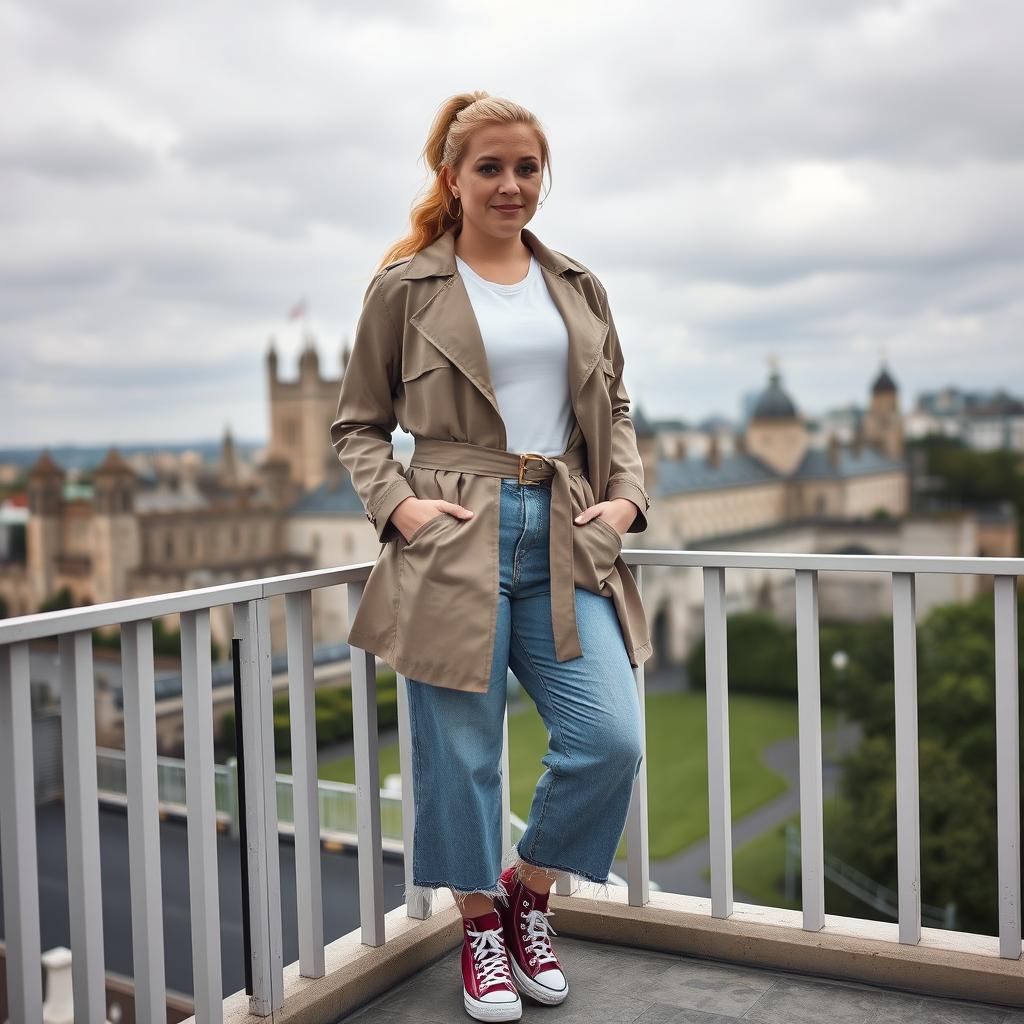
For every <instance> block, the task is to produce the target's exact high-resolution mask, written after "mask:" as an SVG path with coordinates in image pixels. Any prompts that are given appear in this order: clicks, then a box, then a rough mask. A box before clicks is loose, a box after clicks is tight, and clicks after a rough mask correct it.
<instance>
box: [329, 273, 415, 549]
mask: <svg viewBox="0 0 1024 1024" xmlns="http://www.w3.org/2000/svg"><path fill="white" fill-rule="evenodd" d="M385 272H386V271H383V270H382V271H381V272H380V273H379V274H377V275H376V276H375V277H374V278H373V280H372V281H371V282H370V285H369V287H368V288H367V289H366V293H365V294H364V296H363V310H362V313H361V314H360V317H359V323H358V324H357V326H356V336H355V340H354V341H353V343H352V351H351V353H350V354H349V359H348V365H347V366H346V368H345V372H344V375H343V377H342V381H341V392H340V394H339V395H338V411H337V414H336V416H335V419H334V422H333V423H332V424H331V444H332V445H333V446H334V449H335V451H336V452H337V453H338V458H339V459H340V460H341V463H342V465H344V467H345V468H346V469H347V470H348V473H349V476H350V477H351V478H352V486H353V487H354V488H355V491H356V494H358V495H359V500H360V501H361V502H362V503H363V507H364V508H365V510H366V518H367V519H369V521H370V522H371V523H372V524H373V527H374V529H375V530H376V531H377V537H378V539H379V540H380V542H381V543H382V544H383V543H387V542H388V541H390V540H394V539H396V538H398V537H399V536H400V535H401V534H400V531H399V530H398V528H397V527H396V526H395V524H394V523H392V522H391V520H390V516H391V513H392V512H393V511H394V510H395V508H396V506H397V505H398V504H399V503H400V502H402V501H404V500H405V499H406V498H409V497H415V492H414V491H413V489H412V487H411V486H410V485H409V482H408V480H407V479H406V477H405V472H404V469H403V466H402V464H401V463H400V462H399V461H398V460H397V459H396V458H395V457H394V445H393V444H392V442H391V434H392V431H394V429H395V427H396V426H397V425H398V418H397V417H396V416H395V406H394V393H395V391H396V390H397V388H398V387H399V385H400V380H401V371H402V366H401V352H402V337H401V334H400V332H399V331H398V328H397V327H396V325H395V322H394V320H393V319H392V316H391V311H390V310H389V309H388V307H387V305H386V303H385V301H384V297H383V295H382V294H381V282H382V281H383V278H384V274H385Z"/></svg>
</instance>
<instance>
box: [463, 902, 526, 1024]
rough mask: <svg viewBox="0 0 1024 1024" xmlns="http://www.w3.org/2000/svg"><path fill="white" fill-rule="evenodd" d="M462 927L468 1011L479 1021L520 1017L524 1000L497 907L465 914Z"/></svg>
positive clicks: (516, 1018) (465, 998)
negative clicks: (511, 967)
mask: <svg viewBox="0 0 1024 1024" xmlns="http://www.w3.org/2000/svg"><path fill="white" fill-rule="evenodd" d="M462 929H463V932H462V940H463V941H462V984H463V989H464V991H463V1002H464V1003H465V1006H466V1012H467V1013H468V1014H469V1015H470V1017H474V1018H476V1019H477V1020H519V1019H520V1018H521V1017H522V1015H523V1002H522V1000H521V999H520V998H519V992H518V990H517V989H516V986H515V983H514V982H513V981H512V975H511V974H510V973H509V966H508V950H507V949H506V947H505V936H504V934H503V930H502V924H501V917H500V916H499V914H498V912H497V910H491V911H489V912H488V913H486V914H481V915H480V916H479V917H464V918H463V919H462Z"/></svg>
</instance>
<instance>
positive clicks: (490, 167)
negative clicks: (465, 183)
mask: <svg viewBox="0 0 1024 1024" xmlns="http://www.w3.org/2000/svg"><path fill="white" fill-rule="evenodd" d="M478 169H479V170H480V172H481V173H483V172H485V171H496V170H498V165H497V164H481V165H480V167H479V168H478ZM519 170H520V172H522V173H524V174H527V175H530V174H536V173H537V165H536V164H520V165H519Z"/></svg>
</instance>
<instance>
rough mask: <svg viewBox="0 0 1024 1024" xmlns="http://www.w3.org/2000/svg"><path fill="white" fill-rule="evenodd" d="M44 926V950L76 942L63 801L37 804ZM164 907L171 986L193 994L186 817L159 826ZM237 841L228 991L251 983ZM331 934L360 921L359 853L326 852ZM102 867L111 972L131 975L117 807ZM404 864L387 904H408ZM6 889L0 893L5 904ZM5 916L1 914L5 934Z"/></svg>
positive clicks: (291, 890)
mask: <svg viewBox="0 0 1024 1024" xmlns="http://www.w3.org/2000/svg"><path fill="white" fill-rule="evenodd" d="M37 830H38V833H37V835H38V844H37V845H38V853H39V856H38V861H39V896H40V925H41V931H42V948H43V949H51V948H52V947H54V946H69V945H70V928H69V924H68V895H67V885H68V883H67V862H66V855H65V851H66V845H65V836H64V806H63V804H61V803H49V804H44V805H42V806H40V807H39V808H38V809H37ZM280 852H281V903H282V926H283V937H284V962H285V963H286V964H289V963H292V962H293V961H295V960H297V959H298V956H299V952H298V949H299V946H298V934H297V930H296V914H295V857H294V847H293V846H292V844H291V842H289V841H282V842H281V843H280ZM160 856H161V864H160V866H161V875H162V881H163V906H164V959H165V963H166V972H167V974H166V977H167V987H168V988H169V989H172V990H174V991H176V992H180V993H183V994H185V995H189V996H190V995H191V994H192V940H191V927H190V923H189V896H188V847H187V834H186V829H185V825H184V823H183V822H177V821H165V822H162V823H161V826H160ZM239 863H240V862H239V848H238V843H237V841H236V840H233V839H231V838H229V837H228V836H227V835H226V834H224V833H221V834H219V835H218V838H217V866H218V874H219V881H220V921H221V977H222V979H223V985H224V993H225V995H227V994H230V993H232V992H237V991H238V990H239V989H241V988H243V987H244V986H245V974H244V967H243V956H244V954H243V946H242V910H241V906H242V904H241V881H240V875H239ZM321 865H322V870H323V893H324V899H323V903H324V934H325V940H326V941H327V942H333V941H334V939H336V938H338V937H339V936H341V935H344V934H346V933H347V932H350V931H352V930H353V929H354V928H357V927H358V926H359V896H358V892H359V884H358V866H357V859H356V856H355V854H354V853H347V852H340V853H332V852H329V851H326V850H325V851H323V854H322V858H321ZM100 871H101V877H102V883H101V884H102V888H103V945H104V960H105V963H106V969H107V970H108V971H114V972H116V973H119V974H124V975H128V976H129V977H130V976H132V974H133V970H132V925H131V901H130V896H129V881H128V877H129V876H128V822H127V818H126V817H125V815H124V814H123V813H122V812H120V811H117V810H107V809H101V811H100ZM404 885H405V878H404V870H403V866H402V861H401V860H398V859H390V858H388V857H385V858H384V909H385V911H388V910H393V909H394V908H395V907H397V906H399V905H400V904H401V903H402V890H403V887H404ZM2 905H3V893H2V892H0V908H2ZM2 931H3V915H2V913H0V934H2Z"/></svg>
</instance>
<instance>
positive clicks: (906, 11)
mask: <svg viewBox="0 0 1024 1024" xmlns="http://www.w3.org/2000/svg"><path fill="white" fill-rule="evenodd" d="M1022 35H1024V5H1022V4H1020V3H1019V2H1014V0H884V2H869V0H864V2H857V0H687V2H686V3H681V4H668V3H651V2H643V0H639V2H633V3H628V4H624V3H622V2H621V0H614V2H603V0H601V2H595V0H586V2H576V0H558V2H557V3H551V2H550V0H545V2H536V0H519V2H517V3H516V4H513V5H507V4H481V3H479V2H478V0H457V2H450V3H442V2H430V0H397V2H396V0H390V2H388V3H361V4H353V3H348V2H334V0H330V2H329V0H292V2H289V3H276V4H271V3H267V2H265V0H247V2H245V3H241V2H216V3H208V2H207V3H197V2H193V0H181V2H176V3H173V4H166V3H165V4H150V3H144V2H140V0H90V3H88V4H84V5H83V4H81V3H78V2H77V0H47V2H46V3H45V4H38V3H31V2H28V0H0V37H2V38H3V40H4V47H3V52H4V56H3V60H2V61H0V230H2V238H3V245H2V246H0V365H2V373H0V447H6V446H12V445H18V444H43V443H46V444H55V443H65V442H79V443H107V442H118V441H121V442H125V443H127V442H136V441H177V440H191V439H196V438H209V437H216V436H218V435H219V434H220V433H221V431H222V430H223V428H224V426H225V424H228V423H229V424H230V425H231V427H232V429H233V430H234V432H235V435H236V436H238V437H241V438H245V439H252V440H259V439H261V438H264V437H265V436H266V419H267V417H266V407H265V393H264V379H263V356H264V353H265V351H266V348H267V343H268V338H269V337H270V336H271V335H273V336H275V337H276V338H277V342H278V347H279V350H280V352H281V362H282V369H283V370H284V371H285V372H286V373H288V374H291V373H292V372H293V371H294V363H295V358H296V356H297V353H298V349H299V346H300V344H301V338H300V328H299V324H298V322H289V321H288V319H287V313H288V310H289V309H290V308H291V307H292V306H293V305H294V304H295V303H296V302H297V301H298V299H299V298H300V297H302V296H304V295H305V296H308V299H309V314H310V316H309V326H310V328H311V329H312V330H313V331H314V333H315V334H316V336H317V339H318V342H319V346H320V351H321V358H322V364H323V365H324V367H325V371H326V372H329V373H331V374H336V373H337V372H338V368H339V366H338V364H339V359H340V351H341V346H342V343H343V340H344V338H345V337H346V336H350V335H351V333H352V330H353V328H354V326H355V322H356V319H357V317H358V313H359V306H360V302H361V298H362V294H363V291H364V289H365V287H366V284H367V283H368V281H369V279H370V277H371V276H372V273H373V270H374V268H375V266H376V264H377V261H378V260H379V258H380V256H381V254H382V253H383V251H384V250H385V249H386V248H387V247H388V246H389V245H390V244H391V243H392V242H393V241H394V240H395V239H396V238H398V237H399V236H400V235H402V234H403V233H404V230H405V227H406V224H407V219H408V212H409V209H410V206H411V205H412V203H413V201H414V199H415V197H416V196H417V194H418V193H419V192H420V191H421V189H422V188H423V187H424V185H425V184H426V181H427V177H426V173H427V172H426V169H425V168H424V166H423V164H422V163H420V162H419V153H420V151H421V149H422V146H423V143H424V141H425V139H426V134H427V131H428V128H429V125H430V122H431V120H432V118H433V115H434V113H435V111H436V109H437V107H438V106H439V105H440V103H441V102H442V101H443V100H444V99H445V98H446V97H447V96H449V95H451V94H452V93H455V92H462V91H466V90H471V89H486V90H487V91H488V92H490V93H492V94H494V95H505V96H509V97H512V98H514V99H516V100H518V101H519V102H521V103H523V104H525V105H526V106H528V107H529V108H530V109H531V110H533V111H534V112H535V113H536V115H537V116H538V117H539V118H540V120H541V122H542V124H543V125H544V127H545V129H546V130H547V132H548V137H549V140H550V143H551V147H552V168H551V170H552V187H551V191H550V194H549V195H548V198H547V200H546V202H545V204H544V206H543V207H542V208H541V209H540V210H539V211H538V214H537V216H536V217H535V218H534V220H533V221H532V222H531V223H530V228H531V229H532V230H533V231H535V232H536V233H537V234H538V235H539V236H540V237H541V238H542V239H543V240H544V241H545V242H546V243H547V244H548V245H550V246H551V247H553V248H555V249H558V250H560V251H562V252H565V253H568V254H569V255H571V256H573V257H575V258H577V259H579V260H581V261H582V262H583V263H585V264H587V265H588V266H589V267H591V268H592V269H593V270H594V272H595V273H597V274H598V276H599V277H600V278H601V279H602V281H603V282H604V283H605V285H606V287H607V289H608V292H609V297H610V300H611V305H612V311H613V313H614V315H615V320H616V325H617V327H618V330H619V335H620V337H621V339H622V344H623V348H624V351H625V355H626V364H627V369H626V383H627V386H628V388H629V390H630V392H631V393H632V395H633V397H634V400H635V401H636V402H637V403H639V404H640V406H641V407H642V408H643V409H644V411H645V412H647V413H648V414H649V415H651V416H679V417H683V418H687V419H693V418H700V417H703V416H705V415H707V414H710V413H713V412H722V413H725V414H727V415H736V414H737V413H738V410H739V403H740V398H741V395H742V394H743V393H744V392H749V391H751V390H754V389H756V388H757V387H758V386H759V385H760V384H761V382H762V381H763V379H764V377H765V374H766V366H767V363H768V359H769V357H771V356H773V355H774V356H777V357H778V359H779V361H780V364H781V368H782V372H783V376H784V379H785V381H786V384H787V386H788V387H789V389H790V391H791V393H792V394H793V396H794V397H795V399H796V400H797V402H798V404H799V405H800V406H801V407H802V408H803V409H805V410H807V411H808V412H818V411H821V410H823V409H825V408H828V407H831V406H835V405H840V404H845V403H847V402H850V401H862V400H863V398H864V396H865V392H866V389H867V386H868V383H869V381H870V378H871V376H872V375H873V373H874V372H875V370H876V368H877V365H878V362H879V357H880V354H881V353H882V352H884V353H885V354H886V356H887V358H888V360H889V363H890V365H891V367H892V370H893V373H894V375H895V377H896V378H897V380H898V381H899V383H900V384H901V387H902V389H903V397H904V403H905V404H909V402H910V401H911V400H912V398H913V396H914V395H915V394H916V393H917V391H918V390H920V389H924V388H932V387H937V386H941V385H944V384H947V383H954V384H960V385H963V386H973V387H980V388H989V387H997V386H1008V387H1010V388H1011V389H1014V388H1015V389H1016V390H1018V391H1024V345H1022V344H1021V339H1022V336H1024V330H1022V328H1024V230H1022V229H1024V202H1022V201H1021V200H1022V188H1021V186H1022V184H1024V173H1022V171H1024V124H1022V121H1024V105H1022V104H1021V103H1020V96H1021V95H1024V73H1022V67H1024V63H1022V62H1021V61H1020V59H1019V40H1020V38H1021V36H1022ZM1014 97H1017V99H1014Z"/></svg>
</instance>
